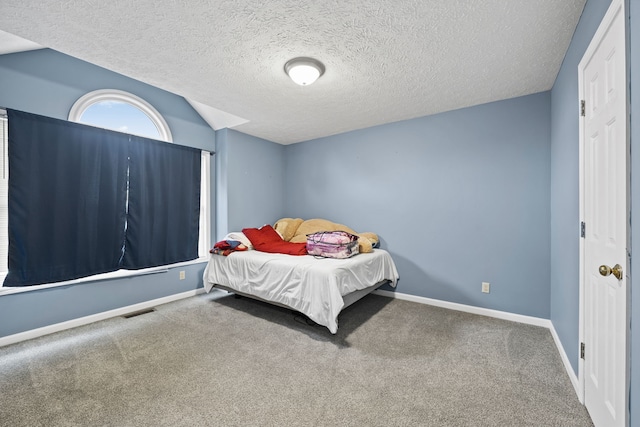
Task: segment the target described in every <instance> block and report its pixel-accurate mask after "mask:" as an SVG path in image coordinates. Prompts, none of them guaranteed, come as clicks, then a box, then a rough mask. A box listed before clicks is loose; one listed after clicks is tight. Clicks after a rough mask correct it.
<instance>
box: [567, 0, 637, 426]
mask: <svg viewBox="0 0 640 427" xmlns="http://www.w3.org/2000/svg"><path fill="white" fill-rule="evenodd" d="M625 3H626V0H612V2H611V5H610V6H609V9H608V10H607V12H606V14H605V16H604V18H603V19H602V21H601V22H600V24H599V26H598V29H597V31H596V33H595V34H594V35H593V38H592V39H591V41H590V42H589V46H588V48H587V49H586V50H585V52H584V54H583V56H582V59H581V60H580V63H579V64H578V111H579V112H578V114H579V154H578V159H579V160H578V161H579V214H580V224H581V223H582V222H583V221H584V217H585V163H584V160H585V155H584V144H585V130H584V127H585V119H584V117H583V116H581V115H580V108H581V105H580V100H583V99H585V97H584V96H585V94H584V85H583V84H584V81H583V73H584V68H585V66H586V64H585V62H586V61H585V60H586V59H589V58H591V56H592V55H593V53H594V51H595V50H596V48H597V47H598V45H599V43H600V41H601V40H602V38H603V36H604V34H605V32H606V31H607V30H608V29H609V27H610V25H611V23H612V21H613V19H614V18H615V17H616V16H617V14H618V13H622V14H623V23H624V26H625V29H624V33H625V51H624V52H625V90H624V94H625V100H626V101H625V104H626V105H625V141H626V149H625V163H626V165H627V173H626V186H627V191H626V195H625V196H626V206H627V207H626V214H627V219H626V221H627V224H625V225H626V230H627V236H626V247H627V254H626V257H625V259H624V261H623V262H624V265H623V272H624V274H627V275H628V272H629V266H630V265H631V256H630V255H631V254H630V252H629V244H630V242H631V225H630V220H631V144H630V135H631V133H630V122H631V120H630V111H631V109H630V88H629V42H628V34H629V32H628V23H627V16H626V5H625ZM587 226H588V224H587ZM579 241H580V255H579V258H580V269H579V287H580V288H579V316H578V337H579V340H578V343H577V345H578V390H577V392H578V399H579V400H580V403H582V404H583V405H584V403H585V383H586V382H585V377H584V375H585V361H584V359H583V358H581V357H580V345H581V343H583V342H584V337H585V315H584V311H585V291H584V288H585V277H586V275H585V239H583V238H582V237H579ZM630 287H631V277H630V276H628V277H627V305H626V314H625V318H626V321H625V325H626V331H625V334H626V337H627V338H626V356H625V361H626V363H625V365H626V366H625V378H624V381H621V383H623V384H624V385H625V394H624V395H625V412H626V414H625V419H626V420H627V421H626V423H627V424H628V422H629V387H630V378H631V376H630V339H631V311H630V309H629V304H630V301H631V299H630V296H631V295H630ZM587 351H588V350H587Z"/></svg>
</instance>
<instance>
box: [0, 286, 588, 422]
mask: <svg viewBox="0 0 640 427" xmlns="http://www.w3.org/2000/svg"><path fill="white" fill-rule="evenodd" d="M223 295H224V296H223ZM0 425H2V426H8V427H9V426H10V427H18V426H563V427H566V426H591V425H592V424H591V421H590V419H589V416H588V414H587V412H586V410H585V409H584V407H583V406H582V405H580V403H579V402H578V400H577V397H576V395H575V392H574V390H573V388H572V386H571V383H570V380H569V378H568V376H567V374H566V372H565V371H564V367H563V366H562V362H561V360H560V357H559V355H558V352H557V349H556V347H555V345H554V343H553V339H552V337H551V334H550V333H549V331H548V330H546V329H544V328H539V327H534V326H527V325H522V324H517V323H513V322H508V321H503V320H497V319H493V318H488V317H483V316H477V315H472V314H467V313H462V312H456V311H450V310H445V309H441V308H436V307H430V306H426V305H421V304H417V303H412V302H407V301H401V300H393V299H389V298H386V297H382V296H377V295H369V296H367V297H365V298H364V299H362V300H361V301H359V302H358V303H356V304H354V305H353V306H351V307H349V308H347V309H346V310H345V311H344V312H343V313H342V314H341V315H340V318H339V330H338V334H336V335H331V334H330V333H329V331H328V330H327V329H326V328H324V327H320V326H315V325H308V324H307V323H306V322H305V319H304V318H302V317H301V316H299V315H298V316H296V315H295V314H294V313H292V312H291V311H289V310H286V309H282V308H279V307H274V306H271V305H268V304H264V303H261V302H257V301H253V300H249V299H246V298H241V299H236V298H234V297H233V296H226V294H223V293H222V292H214V293H212V294H206V295H200V296H197V297H193V298H189V299H186V300H181V301H177V302H174V303H170V304H166V305H163V306H159V307H157V310H156V311H155V312H152V313H148V314H144V315H141V316H137V317H132V318H130V319H125V318H122V317H118V318H114V319H110V320H106V321H103V322H98V323H95V324H92V325H87V326H83V327H80V328H76V329H73V330H69V331H64V332H60V333H57V334H53V335H50V336H46V337H42V338H38V339H35V340H31V341H27V342H23V343H19V344H15V345H12V346H7V347H4V348H0Z"/></svg>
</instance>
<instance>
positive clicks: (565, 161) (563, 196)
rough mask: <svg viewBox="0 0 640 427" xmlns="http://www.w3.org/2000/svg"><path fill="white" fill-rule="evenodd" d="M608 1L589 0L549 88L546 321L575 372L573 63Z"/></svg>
mask: <svg viewBox="0 0 640 427" xmlns="http://www.w3.org/2000/svg"><path fill="white" fill-rule="evenodd" d="M610 3H611V2H610V1H609V0H589V1H588V2H587V4H586V5H585V8H584V11H583V13H582V17H581V18H580V22H579V23H578V26H577V28H576V31H575V33H574V35H573V39H572V41H571V45H570V46H569V50H568V51H567V54H566V56H565V58H564V62H563V64H562V68H561V69H560V72H559V73H558V77H557V78H556V82H555V84H554V86H553V90H552V91H551V320H552V322H553V325H554V327H555V329H556V331H557V333H558V336H559V337H560V340H561V341H562V345H563V347H564V350H565V352H566V353H567V356H568V357H569V361H570V362H571V365H572V366H573V369H574V371H575V372H576V374H577V372H578V338H579V336H578V314H579V308H580V306H579V288H580V282H579V275H580V271H579V270H580V259H579V255H580V241H579V230H580V228H579V223H580V215H579V204H578V202H579V182H578V148H579V135H578V131H579V128H578V126H579V123H578V122H579V116H578V114H579V112H578V63H579V62H580V60H581V59H582V56H583V55H584V52H585V51H586V49H587V47H588V45H589V42H590V41H591V39H592V37H593V35H594V34H595V32H596V30H597V28H598V25H599V24H600V21H601V20H602V18H603V17H604V15H605V13H606V11H607V9H608V7H609V4H610Z"/></svg>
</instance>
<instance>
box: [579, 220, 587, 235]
mask: <svg viewBox="0 0 640 427" xmlns="http://www.w3.org/2000/svg"><path fill="white" fill-rule="evenodd" d="M586 227H587V226H586V225H585V223H584V221H582V222H580V237H582V238H583V239H584V236H585V234H586V230H585V229H586Z"/></svg>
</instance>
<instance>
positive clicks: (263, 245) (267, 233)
mask: <svg viewBox="0 0 640 427" xmlns="http://www.w3.org/2000/svg"><path fill="white" fill-rule="evenodd" d="M242 232H243V233H244V235H245V236H247V239H249V240H250V241H251V244H252V245H253V247H254V249H256V250H258V251H261V252H268V253H272V254H287V255H307V244H306V243H292V242H286V241H284V240H283V239H282V237H280V235H279V234H278V232H277V231H276V230H274V229H273V227H272V226H271V225H269V224H267V225H264V226H262V227H260V228H243V229H242Z"/></svg>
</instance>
